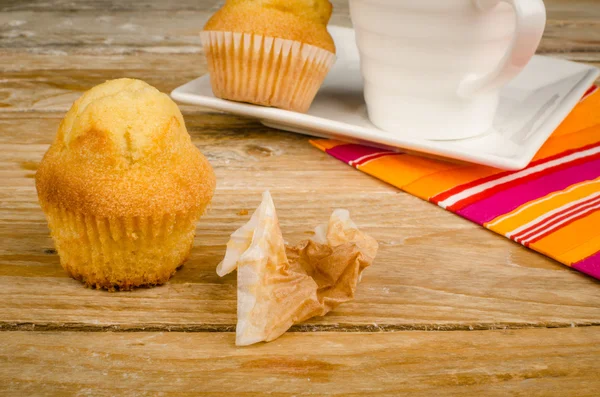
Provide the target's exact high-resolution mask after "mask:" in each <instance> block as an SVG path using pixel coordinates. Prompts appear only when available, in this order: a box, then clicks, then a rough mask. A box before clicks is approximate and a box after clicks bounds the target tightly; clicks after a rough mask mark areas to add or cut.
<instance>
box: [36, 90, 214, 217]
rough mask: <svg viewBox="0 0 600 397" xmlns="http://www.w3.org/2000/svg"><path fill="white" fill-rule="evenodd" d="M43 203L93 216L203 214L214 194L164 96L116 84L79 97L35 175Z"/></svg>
mask: <svg viewBox="0 0 600 397" xmlns="http://www.w3.org/2000/svg"><path fill="white" fill-rule="evenodd" d="M36 186H37V189H38V195H39V197H40V201H41V203H42V205H45V204H47V203H52V204H54V205H59V206H65V207H67V208H69V209H70V210H72V211H79V212H82V213H84V214H89V215H95V216H105V217H111V216H152V215H160V214H164V213H176V212H178V211H189V210H193V209H198V210H199V211H200V210H204V208H205V207H206V205H207V204H208V202H209V201H210V199H211V198H212V194H213V191H214V188H215V176H214V172H213V170H212V167H211V166H210V164H209V163H208V161H207V160H206V158H205V157H204V156H203V155H202V154H201V153H200V151H199V150H198V149H197V148H196V147H195V146H194V145H193V143H192V142H191V139H190V136H189V134H188V132H187V129H186V127H185V123H184V121H183V116H182V115H181V112H180V111H179V108H178V107H177V105H176V104H175V103H174V102H173V101H172V100H171V99H170V98H169V97H168V96H167V95H165V94H163V93H161V92H159V91H158V90H157V89H156V88H154V87H152V86H150V85H148V84H146V83H145V82H143V81H140V80H133V79H118V80H111V81H107V82H106V83H103V84H100V85H98V86H96V87H94V88H92V89H91V90H89V91H87V92H86V93H84V94H83V96H81V98H79V99H78V100H77V101H75V103H74V104H73V106H72V107H71V109H70V110H69V111H68V112H67V114H66V116H65V118H64V119H63V121H62V122H61V124H60V126H59V129H58V134H57V135H56V139H55V140H54V143H53V144H52V146H51V147H50V149H49V150H48V152H47V153H46V155H45V156H44V159H43V160H42V163H41V164H40V167H39V169H38V172H37V174H36Z"/></svg>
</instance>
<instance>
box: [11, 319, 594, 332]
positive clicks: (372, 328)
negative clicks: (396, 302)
mask: <svg viewBox="0 0 600 397" xmlns="http://www.w3.org/2000/svg"><path fill="white" fill-rule="evenodd" d="M589 327H600V322H589V323H578V324H574V323H564V322H563V323H559V322H557V323H552V322H551V323H542V324H527V323H493V324H356V325H355V324H335V325H333V324H323V325H320V324H316V325H315V324H313V325H302V324H299V325H295V326H293V327H292V328H290V329H289V331H288V332H299V333H305V332H308V333H312V332H343V333H379V332H401V331H432V332H448V331H497V330H517V329H556V328H589ZM2 331H4V332H7V331H32V332H33V331H35V332H44V331H47V332H56V331H63V332H194V333H202V332H206V333H217V332H235V325H233V324H195V325H179V324H176V325H169V324H160V325H147V326H146V325H138V326H121V325H118V324H111V325H92V324H85V323H45V324H44V323H31V322H22V323H14V322H0V332H2ZM599 331H600V329H599Z"/></svg>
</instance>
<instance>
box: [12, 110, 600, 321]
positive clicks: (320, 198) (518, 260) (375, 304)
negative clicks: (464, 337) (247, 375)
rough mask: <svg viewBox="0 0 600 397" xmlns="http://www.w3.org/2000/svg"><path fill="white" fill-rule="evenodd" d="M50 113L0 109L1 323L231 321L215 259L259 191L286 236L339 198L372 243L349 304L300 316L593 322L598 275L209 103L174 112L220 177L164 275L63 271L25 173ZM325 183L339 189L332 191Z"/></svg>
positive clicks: (54, 119)
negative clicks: (139, 283)
mask: <svg viewBox="0 0 600 397" xmlns="http://www.w3.org/2000/svg"><path fill="white" fill-rule="evenodd" d="M61 117H62V114H61V113H34V114H26V113H4V114H2V116H1V117H0V130H2V131H3V134H0V325H1V326H2V327H4V328H11V329H14V328H17V329H19V328H23V327H30V325H31V324H35V325H36V326H44V327H47V328H64V327H67V328H69V327H70V328H76V329H81V328H83V329H90V328H91V329H96V328H98V329H103V328H107V327H108V328H110V327H113V326H117V327H119V328H123V329H143V328H146V327H154V328H157V329H169V328H175V329H191V330H194V329H231V326H232V325H233V324H235V308H236V304H235V298H236V297H235V276H234V275H231V276H228V277H226V278H224V279H220V278H218V277H217V275H216V274H215V267H216V265H217V263H218V262H219V261H220V260H221V258H222V255H223V253H224V249H225V243H226V242H227V239H228V235H229V234H230V233H231V232H233V231H234V230H235V229H236V228H237V227H239V226H240V225H241V224H242V223H244V222H245V221H246V220H247V219H248V217H249V215H243V216H242V215H239V214H240V213H242V212H241V211H242V210H249V211H250V213H251V212H252V210H253V209H254V208H255V207H256V206H257V205H258V202H259V200H260V193H261V192H262V191H263V190H265V189H270V190H271V191H272V193H273V196H274V199H275V203H276V206H277V208H278V211H279V215H280V219H281V223H282V229H283V231H284V234H285V237H286V239H287V240H288V241H290V242H292V243H294V242H297V241H299V240H301V239H305V238H307V237H308V236H309V235H310V233H311V230H312V228H313V227H314V226H316V225H317V224H319V223H321V222H323V221H325V220H326V219H327V218H328V216H329V214H330V212H331V211H332V209H334V208H336V207H344V208H348V209H349V210H350V211H351V213H352V216H353V218H354V219H355V221H356V222H357V223H358V224H359V225H360V226H361V227H362V228H364V230H366V231H367V232H368V233H370V234H372V235H373V236H374V237H375V238H377V240H378V241H380V243H381V249H380V253H379V256H378V258H377V260H376V262H375V265H374V266H373V267H372V268H370V269H369V270H368V271H367V273H366V275H365V277H364V280H363V284H361V286H360V288H359V292H358V298H357V300H356V301H355V302H352V303H349V304H346V305H344V306H341V307H340V309H339V310H337V311H335V312H334V313H331V314H330V315H328V316H327V317H325V318H322V319H314V320H311V321H310V322H309V324H308V325H307V327H311V326H313V325H314V326H318V327H323V328H330V327H334V328H335V327H338V328H341V329H363V330H364V329H377V328H382V329H405V328H408V329H429V328H442V329H469V328H474V329H490V328H498V327H500V328H502V327H516V328H518V327H529V326H547V325H551V326H570V325H571V324H575V325H580V324H600V306H599V305H598V302H599V301H600V289H599V288H598V282H596V281H594V280H592V279H591V278H588V277H586V276H584V275H581V274H579V273H577V272H575V271H572V270H570V269H568V268H566V267H564V266H562V265H560V264H557V263H555V262H553V261H552V260H550V259H548V258H545V257H543V256H541V255H538V254H536V253H534V252H532V251H528V250H526V249H524V248H522V247H521V246H519V245H517V244H515V243H512V242H510V241H508V240H507V239H505V238H502V237H500V236H497V235H495V234H493V233H491V232H488V231H485V230H483V229H481V228H480V227H478V226H476V225H474V224H472V223H470V222H468V221H465V220H463V219H460V218H458V217H456V216H454V215H452V214H450V213H447V212H445V211H443V210H442V209H440V208H438V207H435V206H433V205H431V204H428V203H426V202H423V201H421V200H419V199H417V198H414V197H412V196H409V195H407V194H404V193H401V192H399V191H397V190H396V189H395V188H392V187H390V186H387V185H385V184H383V183H382V182H380V181H378V180H376V179H374V178H371V177H369V176H366V175H364V174H361V173H359V172H356V170H354V169H352V168H351V167H348V166H346V165H344V164H342V163H340V162H338V161H336V160H334V159H332V158H330V157H328V156H327V155H325V154H323V153H321V152H319V151H318V150H316V149H314V148H312V147H311V146H310V145H309V144H308V142H307V139H306V138H305V137H302V136H299V135H296V134H290V133H283V132H276V131H274V130H270V129H268V128H266V127H263V126H261V125H260V124H258V123H257V122H253V121H249V120H246V119H243V118H238V117H234V116H228V115H220V114H202V113H197V114H193V115H188V116H186V122H187V124H188V127H189V130H190V132H191V134H192V138H193V140H194V142H195V143H196V145H197V146H198V147H200V148H201V150H202V151H203V152H204V153H205V154H206V155H207V156H208V158H209V159H210V161H211V162H212V164H213V165H214V167H215V169H216V173H217V177H218V188H217V193H216V196H215V198H214V200H213V203H212V208H211V210H210V212H209V213H208V214H207V215H206V216H205V217H204V218H203V220H202V221H201V222H200V223H199V225H198V233H197V237H196V243H195V248H194V250H193V251H192V255H191V258H190V260H189V262H188V263H187V264H186V265H185V266H184V267H183V269H182V270H181V271H180V272H178V273H177V275H176V276H175V277H174V278H173V280H172V281H171V282H170V283H169V284H168V285H166V286H164V287H160V288H155V289H142V290H138V291H134V292H132V293H117V294H114V293H113V294H111V293H107V292H102V291H93V290H89V289H85V288H83V287H82V285H81V284H79V283H78V282H76V281H73V280H71V279H69V278H67V276H66V275H65V274H64V272H63V271H62V269H61V268H60V266H59V262H58V257H57V256H56V254H54V253H53V251H52V242H51V240H50V239H49V237H48V231H47V227H46V224H45V220H44V218H43V214H42V212H41V210H40V209H39V206H38V204H37V199H36V193H35V188H34V181H33V174H34V170H35V168H36V165H37V163H38V162H39V160H40V159H41V157H42V155H43V153H44V151H45V150H46V148H47V147H48V144H49V143H50V141H51V140H52V138H53V135H54V131H55V130H56V128H57V126H58V123H59V121H60V118H61ZM332 186H343V188H340V189H332V188H331V187H332Z"/></svg>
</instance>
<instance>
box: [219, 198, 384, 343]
mask: <svg viewBox="0 0 600 397" xmlns="http://www.w3.org/2000/svg"><path fill="white" fill-rule="evenodd" d="M377 249H378V244H377V241H375V239H373V238H372V237H370V236H368V235H366V234H364V233H362V232H361V231H360V230H358V228H357V227H356V225H355V224H354V223H353V222H352V220H350V214H349V212H348V211H347V210H336V211H334V212H333V214H332V215H331V218H330V219H329V222H328V223H327V224H324V225H321V226H318V227H317V228H316V229H315V236H314V237H313V238H312V239H311V240H307V241H303V242H301V243H300V244H298V245H297V246H294V247H286V246H285V243H284V240H283V236H282V234H281V229H280V228H279V221H278V219H277V214H276V212H275V206H274V204H273V199H272V198H271V195H270V194H269V192H268V191H267V192H265V193H264V194H263V201H262V203H261V204H260V206H259V207H258V209H257V210H256V211H255V212H254V214H253V215H252V217H251V219H250V221H249V222H248V223H247V224H245V225H244V226H242V227H241V228H240V229H238V230H236V231H235V232H234V233H233V234H232V235H231V239H230V241H229V243H228V244H227V251H226V253H225V258H224V259H223V261H222V262H221V263H220V264H219V266H218V267H217V274H219V276H224V275H226V274H228V273H230V272H232V271H234V270H235V269H236V268H237V270H238V275H237V279H238V301H237V302H238V304H237V317H238V323H237V327H236V344H237V345H238V346H246V345H251V344H254V343H257V342H262V341H265V342H269V341H272V340H274V339H276V338H278V337H279V336H281V335H282V334H283V333H284V332H285V331H287V330H288V329H289V328H290V327H291V326H292V325H294V324H297V323H300V322H303V321H306V320H308V319H309V318H311V317H315V316H324V315H325V314H327V313H328V312H330V311H331V310H333V309H335V308H336V307H337V306H339V305H340V304H342V303H344V302H348V301H350V300H352V299H354V294H355V292H356V286H357V284H358V282H359V281H360V278H361V275H362V272H363V270H364V269H366V268H367V267H368V266H370V265H371V263H373V260H374V259H375V255H376V254H377Z"/></svg>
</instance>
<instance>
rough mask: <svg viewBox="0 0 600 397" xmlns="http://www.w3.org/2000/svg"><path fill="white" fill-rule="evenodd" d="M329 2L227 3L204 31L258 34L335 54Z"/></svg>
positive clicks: (270, 0)
mask: <svg viewBox="0 0 600 397" xmlns="http://www.w3.org/2000/svg"><path fill="white" fill-rule="evenodd" d="M331 12H332V5H331V3H330V2H329V1H328V0H227V1H226V2H225V5H224V6H223V7H222V8H221V9H220V10H219V11H217V13H215V14H214V15H213V16H212V17H211V18H210V19H209V21H208V22H207V23H206V25H205V26H204V30H217V31H226V32H239V33H255V34H260V35H263V36H268V37H277V38H281V39H287V40H294V41H299V42H302V43H305V44H310V45H314V46H317V47H320V48H323V49H325V50H327V51H330V52H333V53H335V44H334V42H333V39H332V38H331V35H330V34H329V32H328V31H327V24H328V23H329V19H330V18H331Z"/></svg>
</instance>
